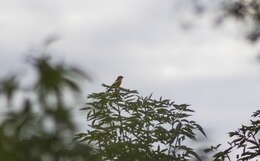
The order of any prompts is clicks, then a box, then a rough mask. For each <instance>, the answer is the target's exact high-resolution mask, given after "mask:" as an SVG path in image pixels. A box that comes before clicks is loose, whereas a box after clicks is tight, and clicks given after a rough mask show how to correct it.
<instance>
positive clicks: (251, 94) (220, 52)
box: [0, 0, 260, 143]
mask: <svg viewBox="0 0 260 161" xmlns="http://www.w3.org/2000/svg"><path fill="white" fill-rule="evenodd" d="M190 2H191V0H164V1H158V0H142V1H140V0H109V1H108V0H95V1H94V0H92V1H90V0H78V1H64V0H38V1H35V0H8V1H4V2H2V3H1V5H0V54H1V59H0V64H1V71H0V75H3V74H4V73H8V72H11V71H19V70H21V69H23V67H22V63H21V62H23V60H24V56H25V55H26V54H28V51H29V49H31V48H35V47H39V46H40V45H41V43H42V42H43V40H44V39H45V38H46V37H47V36H49V35H52V34H56V35H58V36H59V38H60V40H59V41H57V42H56V43H55V44H53V45H52V46H51V51H53V52H52V54H53V55H55V57H56V58H59V59H61V60H62V61H65V62H68V63H70V64H77V65H78V66H80V67H81V68H83V69H84V70H86V71H87V72H89V73H91V74H92V76H93V78H94V82H93V83H92V84H89V85H88V86H87V88H86V89H84V94H85V95H87V94H88V93H89V92H93V91H100V90H102V88H101V83H106V84H110V83H112V82H113V81H114V80H115V78H116V77H117V76H118V75H123V76H124V77H125V79H124V81H123V84H122V86H123V87H125V88H131V89H137V90H138V91H139V92H140V93H141V94H143V95H148V94H150V93H153V94H154V95H155V96H156V97H157V96H163V97H165V98H170V99H173V100H176V103H179V104H182V103H187V104H191V105H192V108H193V109H194V110H195V111H196V113H194V118H195V119H196V120H197V121H198V122H199V123H200V124H201V125H202V126H203V127H205V128H206V129H208V130H209V131H210V133H209V134H210V135H211V136H210V138H214V140H215V142H217V143H222V142H224V141H226V140H227V132H229V131H230V130H235V129H236V128H238V127H239V126H240V125H241V123H247V122H248V120H249V116H250V115H251V114H252V112H254V111H255V110H257V109H259V98H260V87H259V80H260V77H259V76H260V69H259V67H260V64H258V63H257V61H256V56H257V51H258V50H259V48H258V49H257V47H256V45H252V44H249V43H248V42H246V41H245V39H244V36H243V34H241V31H243V28H242V24H240V23H236V22H235V21H232V20H231V21H226V23H225V24H223V25H221V26H219V27H216V26H214V16H215V13H218V12H216V11H217V10H216V8H215V6H214V4H212V3H211V4H210V5H209V7H210V9H207V11H206V13H205V14H204V15H203V16H199V15H195V14H194V12H192V7H191V5H190ZM218 11H219V10H218ZM213 13H214V14H213ZM183 28H186V30H184V29H183ZM17 69H19V70H17ZM84 101H85V100H83V102H84ZM82 122H84V118H82Z"/></svg>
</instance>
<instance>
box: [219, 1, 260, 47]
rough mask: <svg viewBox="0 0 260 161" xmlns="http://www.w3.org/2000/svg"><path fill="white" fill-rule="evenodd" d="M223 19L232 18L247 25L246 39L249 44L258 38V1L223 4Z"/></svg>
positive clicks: (227, 2) (226, 2) (259, 10)
mask: <svg viewBox="0 0 260 161" xmlns="http://www.w3.org/2000/svg"><path fill="white" fill-rule="evenodd" d="M222 8H223V11H224V12H223V18H227V17H234V18H236V19H237V20H241V21H243V22H246V23H248V29H249V30H248V35H247V38H248V39H249V40H250V41H251V42H257V40H258V39H259V37H260V27H259V25H260V1H259V0H237V1H225V3H223V7H222Z"/></svg>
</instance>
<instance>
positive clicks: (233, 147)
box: [214, 110, 260, 161]
mask: <svg viewBox="0 0 260 161" xmlns="http://www.w3.org/2000/svg"><path fill="white" fill-rule="evenodd" d="M252 117H254V120H250V125H248V126H246V125H242V126H241V127H240V128H239V129H238V130H236V131H233V132H229V137H231V138H233V139H232V140H231V142H228V144H229V147H228V148H227V149H226V150H224V151H221V152H218V153H216V154H215V155H214V157H215V161H223V160H225V159H228V160H231V159H230V158H231V157H230V154H231V153H232V152H234V151H238V154H237V155H236V158H237V160H238V161H248V160H252V159H257V158H259V157H260V110H258V111H256V112H255V113H254V114H253V115H252Z"/></svg>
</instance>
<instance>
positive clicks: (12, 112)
mask: <svg viewBox="0 0 260 161" xmlns="http://www.w3.org/2000/svg"><path fill="white" fill-rule="evenodd" d="M30 64H31V65H32V67H33V69H34V70H35V72H36V74H37V80H36V81H34V82H33V81H32V82H31V83H27V85H26V86H25V84H26V83H22V80H23V78H24V76H22V77H21V78H19V75H13V76H8V77H6V78H4V79H2V80H1V81H0V96H1V98H0V99H1V100H0V101H1V108H3V109H2V111H3V110H7V112H4V113H3V115H2V116H1V121H0V160H2V161H89V160H94V159H95V158H97V157H96V156H95V154H94V151H93V149H92V148H90V147H89V146H87V145H84V144H79V143H77V142H76V141H73V136H74V134H75V124H74V122H73V120H72V115H71V112H70V109H69V105H68V103H66V101H64V89H66V90H67V91H69V93H71V92H74V93H77V94H78V93H79V92H80V90H79V89H80V88H79V86H78V84H77V83H76V82H75V81H73V79H72V77H73V78H77V79H78V78H80V77H81V78H84V79H85V78H86V76H85V75H84V74H83V72H81V71H80V70H78V69H76V68H74V67H68V66H66V65H64V64H54V63H51V59H50V58H49V57H47V56H42V57H38V58H31V59H30ZM76 75H77V76H79V77H75V76H76ZM4 100H7V101H6V102H7V103H5V101H4ZM17 102H19V103H17Z"/></svg>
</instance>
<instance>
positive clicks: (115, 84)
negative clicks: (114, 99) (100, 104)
mask: <svg viewBox="0 0 260 161" xmlns="http://www.w3.org/2000/svg"><path fill="white" fill-rule="evenodd" d="M123 78H124V77H123V76H121V75H120V76H118V77H117V79H116V80H115V82H114V83H113V84H112V85H111V87H110V88H109V89H108V91H107V92H109V91H110V90H111V89H112V88H118V87H119V86H120V85H121V83H122V80H123Z"/></svg>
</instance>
